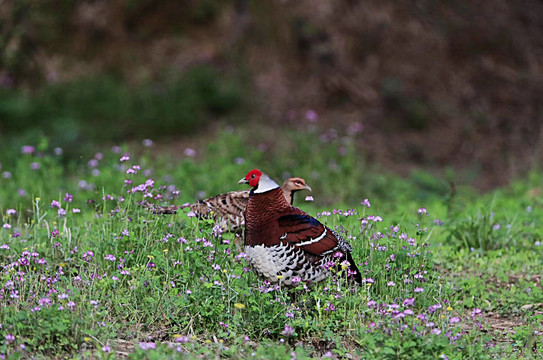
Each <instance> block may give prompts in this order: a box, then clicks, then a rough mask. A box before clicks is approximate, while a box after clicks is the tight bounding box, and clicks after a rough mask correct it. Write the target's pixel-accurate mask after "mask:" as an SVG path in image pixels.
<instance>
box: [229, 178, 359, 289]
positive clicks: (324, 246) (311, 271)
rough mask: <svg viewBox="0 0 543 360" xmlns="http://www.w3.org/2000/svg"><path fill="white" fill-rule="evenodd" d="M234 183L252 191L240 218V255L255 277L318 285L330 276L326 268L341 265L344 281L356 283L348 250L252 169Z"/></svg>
mask: <svg viewBox="0 0 543 360" xmlns="http://www.w3.org/2000/svg"><path fill="white" fill-rule="evenodd" d="M239 184H249V185H250V186H251V187H252V188H253V189H252V190H251V192H250V197H249V203H248V205H247V211H246V213H245V243H244V252H245V254H246V255H247V260H248V262H249V263H250V264H251V265H252V266H253V268H254V269H255V270H256V272H257V273H258V274H259V275H261V276H262V277H264V278H265V279H266V280H269V281H270V282H274V283H275V282H278V281H280V282H281V283H282V284H285V285H288V286H290V285H293V284H295V283H296V280H298V281H305V282H309V283H316V282H319V281H321V280H324V279H326V278H327V277H329V276H330V275H331V274H332V271H331V269H333V268H336V269H337V268H341V267H342V266H344V268H346V269H347V274H348V275H349V276H350V279H353V280H354V281H356V282H357V283H359V284H360V283H362V276H361V275H360V271H359V270H358V268H357V266H356V264H355V262H354V260H353V258H352V256H351V251H352V247H351V245H350V244H349V243H348V242H347V241H345V240H344V239H343V238H342V237H341V236H340V235H339V234H338V233H336V232H335V231H334V230H331V229H329V228H327V227H326V226H324V225H322V224H321V223H320V222H319V221H318V220H316V219H315V218H313V217H311V216H309V215H308V214H306V213H305V212H303V211H302V210H300V209H298V208H295V207H293V206H292V205H291V204H289V203H288V202H287V201H286V200H285V197H284V196H283V194H282V191H281V189H280V188H279V185H277V184H276V183H275V182H274V181H273V180H272V179H271V178H270V177H269V176H268V175H266V174H263V173H262V172H261V171H260V170H257V169H254V170H251V171H250V172H249V173H248V174H247V175H246V176H245V177H244V178H243V179H241V180H240V181H239ZM338 263H341V264H340V265H338Z"/></svg>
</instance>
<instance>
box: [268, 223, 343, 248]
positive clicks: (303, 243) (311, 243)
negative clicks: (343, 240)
mask: <svg viewBox="0 0 543 360" xmlns="http://www.w3.org/2000/svg"><path fill="white" fill-rule="evenodd" d="M278 223H279V230H280V232H281V233H282V234H283V235H282V236H281V237H280V239H281V240H286V241H287V242H289V243H290V244H292V245H294V246H296V247H298V248H301V249H302V250H304V251H306V252H308V253H310V254H313V255H315V256H324V255H328V254H331V253H333V252H334V251H337V250H340V248H339V247H338V238H337V237H336V234H335V233H334V232H333V231H332V230H330V229H328V228H327V227H326V226H324V225H323V224H321V223H320V222H319V221H318V220H317V219H315V218H313V217H311V216H309V215H307V214H305V213H297V214H288V215H283V216H281V217H279V218H278Z"/></svg>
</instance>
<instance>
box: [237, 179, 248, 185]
mask: <svg viewBox="0 0 543 360" xmlns="http://www.w3.org/2000/svg"><path fill="white" fill-rule="evenodd" d="M248 183H249V180H247V179H245V178H242V179H241V180H240V181H238V184H239V185H241V184H248Z"/></svg>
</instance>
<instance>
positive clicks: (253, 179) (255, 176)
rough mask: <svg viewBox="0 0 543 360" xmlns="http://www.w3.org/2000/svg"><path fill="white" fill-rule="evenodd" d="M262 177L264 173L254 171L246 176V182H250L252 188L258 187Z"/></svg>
mask: <svg viewBox="0 0 543 360" xmlns="http://www.w3.org/2000/svg"><path fill="white" fill-rule="evenodd" d="M261 176H262V171H260V170H258V169H253V170H251V171H249V173H247V175H246V176H245V180H247V181H249V186H250V187H253V188H254V187H256V186H257V185H258V181H260V177H261Z"/></svg>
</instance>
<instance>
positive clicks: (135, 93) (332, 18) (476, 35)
mask: <svg viewBox="0 0 543 360" xmlns="http://www.w3.org/2000/svg"><path fill="white" fill-rule="evenodd" d="M542 113H543V2H541V1H538V0H522V1H506V0H492V1H435V0H417V1H383V0H374V1H356V0H350V1H349V0H336V1H318V0H296V1H289V0H284V1H273V0H265V1H248V0H223V1H219V0H215V1H214V0H187V1H166V0H111V1H106V0H94V1H75V0H65V1H52V0H42V1H33V0H1V1H0V142H1V144H0V151H1V152H2V160H3V162H4V163H5V164H7V163H9V162H10V161H11V160H10V159H12V158H14V157H15V156H16V155H18V154H20V149H21V146H22V145H25V144H37V143H40V142H41V143H43V142H44V141H45V142H46V143H47V147H48V148H50V149H52V148H54V147H60V148H62V149H63V151H64V156H65V157H66V161H67V162H70V161H71V160H70V159H72V160H74V159H78V158H79V156H81V155H82V154H85V153H86V152H89V151H92V149H94V148H95V147H96V145H97V144H99V145H107V146H111V145H114V144H119V143H126V142H128V143H130V142H132V143H138V144H139V143H141V140H142V139H146V138H150V139H153V140H154V141H155V143H156V144H157V146H156V149H157V150H158V151H162V152H164V153H172V154H176V155H178V156H179V157H183V156H185V155H184V149H186V148H187V147H191V148H195V149H197V150H200V149H201V148H203V147H205V146H206V144H208V143H210V142H213V141H215V140H216V139H217V138H220V136H221V133H223V132H224V131H227V132H234V133H240V134H243V135H240V136H241V138H242V142H243V143H244V144H248V147H246V148H245V149H251V148H254V149H255V151H260V152H262V153H263V156H264V157H263V159H266V152H273V151H275V149H289V148H293V149H295V150H296V151H297V156H298V158H297V160H296V161H298V162H301V161H304V159H308V161H310V160H309V159H310V157H311V154H310V152H304V151H302V150H301V149H299V148H296V141H297V140H298V137H297V136H296V135H292V134H301V133H305V134H315V135H316V136H315V138H314V143H315V144H321V143H326V142H327V141H328V140H330V139H340V140H341V139H345V146H347V147H349V148H352V149H354V151H356V153H357V154H359V157H360V158H361V159H363V160H364V162H365V163H368V164H373V166H376V167H379V168H381V169H385V170H386V171H391V172H394V173H398V174H401V175H408V174H410V173H412V171H413V169H423V170H424V171H428V172H431V173H435V174H446V173H447V172H448V173H449V174H450V173H453V174H454V175H453V176H454V178H455V179H454V181H459V182H463V183H470V184H473V185H475V186H477V187H478V188H480V189H490V188H493V187H496V186H499V185H502V184H504V183H507V182H508V181H510V180H511V179H513V178H516V177H519V176H521V175H522V174H524V173H526V172H527V171H528V170H529V169H532V168H534V167H538V166H539V164H541V161H542V160H543V117H542ZM315 129H317V130H315ZM317 135H318V136H317ZM44 139H47V140H44ZM305 140H306V141H309V142H311V139H309V140H308V139H305ZM342 141H343V140H342ZM237 145H239V144H232V146H237ZM296 151H293V152H296ZM344 151H346V150H345V149H343V150H342V147H339V149H338V156H340V155H341V153H342V152H344ZM241 155H243V154H241ZM284 155H285V154H284ZM286 156H288V153H287V154H286ZM263 163H265V161H264V160H263ZM296 164H297V162H291V163H288V162H287V163H286V165H285V166H286V167H288V169H287V170H288V171H292V172H293V171H295V170H296ZM261 166H263V167H264V168H265V167H266V166H265V164H263V165H261ZM296 175H302V176H307V175H306V174H296ZM451 176H452V175H451Z"/></svg>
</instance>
